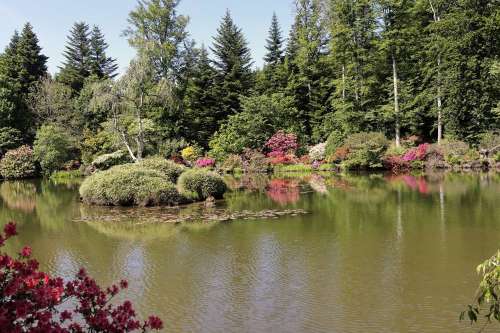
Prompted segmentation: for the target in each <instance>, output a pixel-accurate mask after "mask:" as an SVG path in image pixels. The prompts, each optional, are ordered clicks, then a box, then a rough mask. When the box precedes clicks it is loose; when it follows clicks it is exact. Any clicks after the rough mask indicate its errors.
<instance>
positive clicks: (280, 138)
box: [266, 131, 299, 157]
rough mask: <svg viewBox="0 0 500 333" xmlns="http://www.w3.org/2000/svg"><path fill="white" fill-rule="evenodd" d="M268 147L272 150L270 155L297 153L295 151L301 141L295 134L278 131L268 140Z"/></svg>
mask: <svg viewBox="0 0 500 333" xmlns="http://www.w3.org/2000/svg"><path fill="white" fill-rule="evenodd" d="M266 148H267V149H268V150H269V151H270V152H269V156H271V157H277V156H279V155H287V154H295V151H296V150H297V149H298V148H299V143H298V140H297V136H296V135H295V134H293V133H285V132H284V131H278V132H276V134H274V135H273V136H272V137H271V138H270V139H269V140H268V141H267V142H266Z"/></svg>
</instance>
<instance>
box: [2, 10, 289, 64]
mask: <svg viewBox="0 0 500 333" xmlns="http://www.w3.org/2000/svg"><path fill="white" fill-rule="evenodd" d="M135 5H136V0H85V1H81V0H43V1H42V0H0V49H1V50H2V51H3V49H4V48H5V46H6V45H7V44H8V42H9V40H10V37H11V36H12V33H13V32H14V30H16V29H17V30H21V29H22V26H23V25H24V23H25V22H27V21H29V22H31V24H32V25H33V26H34V29H35V32H36V33H37V35H38V38H39V39H40V45H41V46H42V47H43V53H44V54H45V55H47V56H49V62H48V66H49V71H50V72H51V73H54V72H56V71H57V66H59V65H60V64H61V62H62V61H63V58H62V55H61V54H62V52H63V50H64V46H65V43H66V36H67V34H68V31H69V30H70V28H71V26H72V24H73V22H75V21H85V22H87V23H89V24H90V25H93V24H96V25H98V26H100V27H101V29H102V31H103V32H104V33H105V35H106V39H107V41H108V43H109V44H110V47H109V49H108V53H109V55H110V56H112V57H114V58H117V59H118V63H119V66H120V71H123V69H124V68H126V66H127V65H128V63H129V61H130V60H131V59H132V57H133V56H134V50H133V49H131V48H130V47H129V46H128V43H127V41H126V40H125V38H123V37H122V36H121V33H122V31H123V30H124V29H125V28H126V26H127V15H128V13H129V12H130V10H132V9H133V8H134V7H135ZM226 9H229V10H230V11H231V14H232V16H233V19H234V21H235V22H236V24H237V25H238V26H239V27H240V28H242V29H243V33H244V34H245V36H246V38H247V40H248V42H249V44H250V48H251V49H252V56H253V59H254V61H255V65H257V66H260V65H261V64H262V57H263V55H264V53H265V49H264V45H265V38H266V37H267V31H268V29H269V25H270V21H271V16H272V13H273V11H275V12H276V14H277V15H278V18H279V20H280V23H281V27H282V30H283V32H284V34H285V35H287V34H288V31H289V29H290V26H291V24H292V21H293V6H292V1H291V0H182V1H181V4H180V6H179V12H180V13H181V14H184V15H188V16H189V17H190V20H191V21H190V24H189V26H188V30H189V32H190V34H191V37H192V38H194V39H195V40H196V41H197V43H198V44H201V43H205V45H207V46H208V45H211V44H212V37H213V36H214V35H215V33H216V29H217V27H218V25H219V23H220V20H221V18H222V16H223V15H224V13H225V11H226Z"/></svg>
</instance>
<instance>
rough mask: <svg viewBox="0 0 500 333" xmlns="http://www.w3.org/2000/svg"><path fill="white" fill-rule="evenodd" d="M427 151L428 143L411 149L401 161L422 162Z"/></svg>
mask: <svg viewBox="0 0 500 333" xmlns="http://www.w3.org/2000/svg"><path fill="white" fill-rule="evenodd" d="M428 149H429V144H428V143H423V144H421V145H419V146H418V147H417V148H411V149H409V150H408V151H407V152H406V153H405V154H404V155H403V160H404V161H406V162H413V161H423V160H425V158H426V156H427V151H428Z"/></svg>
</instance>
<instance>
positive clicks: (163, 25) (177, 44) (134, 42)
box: [124, 0, 189, 79]
mask: <svg viewBox="0 0 500 333" xmlns="http://www.w3.org/2000/svg"><path fill="white" fill-rule="evenodd" d="M179 2H180V0H143V1H139V2H138V4H137V6H136V8H135V9H134V10H132V11H131V12H130V13H129V18H128V23H129V26H128V28H127V29H126V30H125V31H124V35H125V36H126V37H127V38H128V42H129V44H130V45H131V46H132V47H134V48H135V49H136V50H137V51H138V52H139V55H140V56H141V57H145V58H147V59H150V63H151V64H152V66H153V71H154V72H155V76H156V77H160V78H165V79H172V78H173V79H179V78H180V76H181V72H182V70H183V66H184V65H185V63H184V61H185V57H184V55H185V53H186V52H187V51H188V50H186V48H185V47H186V45H188V44H189V41H188V40H187V38H188V32H187V31H186V26H187V24H188V21H189V18H188V17H187V16H183V15H178V14H177V6H178V5H179Z"/></svg>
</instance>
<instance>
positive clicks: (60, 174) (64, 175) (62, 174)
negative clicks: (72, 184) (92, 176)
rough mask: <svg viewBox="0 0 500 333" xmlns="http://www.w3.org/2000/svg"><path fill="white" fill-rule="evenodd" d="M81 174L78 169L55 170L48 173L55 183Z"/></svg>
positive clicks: (81, 175) (76, 177) (78, 176)
mask: <svg viewBox="0 0 500 333" xmlns="http://www.w3.org/2000/svg"><path fill="white" fill-rule="evenodd" d="M82 177H83V174H82V172H81V171H80V170H70V171H66V170H63V171H56V172H54V173H53V174H51V175H50V180H52V181H53V182H55V183H64V182H65V181H69V180H73V179H79V178H82Z"/></svg>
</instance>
